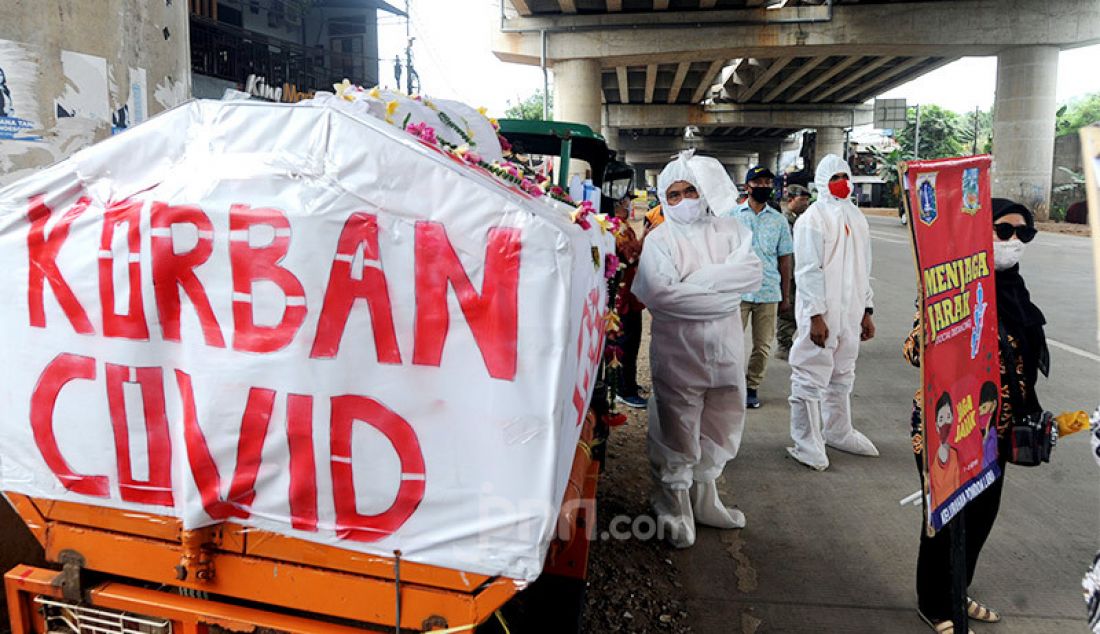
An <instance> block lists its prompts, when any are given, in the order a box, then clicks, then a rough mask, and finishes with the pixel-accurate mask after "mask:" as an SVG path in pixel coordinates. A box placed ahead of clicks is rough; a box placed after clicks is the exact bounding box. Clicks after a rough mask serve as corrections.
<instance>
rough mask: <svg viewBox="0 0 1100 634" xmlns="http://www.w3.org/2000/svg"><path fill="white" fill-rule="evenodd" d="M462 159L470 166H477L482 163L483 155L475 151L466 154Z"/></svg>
mask: <svg viewBox="0 0 1100 634" xmlns="http://www.w3.org/2000/svg"><path fill="white" fill-rule="evenodd" d="M462 158H463V160H465V161H466V162H467V163H469V164H470V165H477V164H478V163H480V162H481V155H480V154H478V153H477V152H474V151H470V152H466V153H465V154H463V155H462Z"/></svg>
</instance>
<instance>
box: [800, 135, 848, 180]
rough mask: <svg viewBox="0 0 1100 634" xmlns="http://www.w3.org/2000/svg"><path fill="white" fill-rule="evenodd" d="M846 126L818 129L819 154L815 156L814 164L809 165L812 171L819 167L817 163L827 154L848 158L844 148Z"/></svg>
mask: <svg viewBox="0 0 1100 634" xmlns="http://www.w3.org/2000/svg"><path fill="white" fill-rule="evenodd" d="M845 138H846V137H845V135H844V128H818V129H817V155H816V156H815V157H814V164H813V165H811V166H809V168H810V172H811V173H812V172H813V171H814V170H815V169H817V164H818V163H820V162H821V159H823V158H825V156H826V155H827V154H836V155H837V156H839V157H840V158H842V159H845V160H847V158H848V157H847V156H845V155H846V154H847V152H846V151H845V148H844V139H845Z"/></svg>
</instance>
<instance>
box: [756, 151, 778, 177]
mask: <svg viewBox="0 0 1100 634" xmlns="http://www.w3.org/2000/svg"><path fill="white" fill-rule="evenodd" d="M777 150H778V148H777V149H776V150H760V152H759V154H757V158H758V159H759V160H760V165H763V166H764V167H766V168H768V169H770V170H771V171H773V172H775V173H776V174H778V173H779V172H778V171H777V170H778V169H779V166H778V165H777V162H778V160H779V152H778V151H777Z"/></svg>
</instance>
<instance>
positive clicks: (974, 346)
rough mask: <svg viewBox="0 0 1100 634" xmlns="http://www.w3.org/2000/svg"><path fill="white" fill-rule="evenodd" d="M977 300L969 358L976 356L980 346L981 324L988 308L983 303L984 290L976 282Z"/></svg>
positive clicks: (979, 283) (975, 302)
mask: <svg viewBox="0 0 1100 634" xmlns="http://www.w3.org/2000/svg"><path fill="white" fill-rule="evenodd" d="M976 295H977V299H976V300H975V301H974V316H973V317H972V319H973V320H974V329H973V330H972V331H971V333H970V358H971V359H975V358H977V356H978V349H979V348H981V345H982V324H984V323H985V309H986V308H987V307H988V306H989V305H988V304H987V303H986V302H985V288H983V287H982V283H981V282H978V292H977V293H976Z"/></svg>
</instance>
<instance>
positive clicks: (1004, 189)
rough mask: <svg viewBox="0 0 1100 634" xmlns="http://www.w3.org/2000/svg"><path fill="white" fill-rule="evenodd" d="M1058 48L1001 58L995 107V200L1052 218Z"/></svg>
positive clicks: (1023, 50)
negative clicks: (1014, 204) (1009, 200)
mask: <svg viewBox="0 0 1100 634" xmlns="http://www.w3.org/2000/svg"><path fill="white" fill-rule="evenodd" d="M1057 81H1058V47H1056V46H1023V47H1013V48H1008V49H1005V50H1004V51H1002V52H1001V53H1000V54H998V55H997V93H996V97H995V98H994V102H993V139H994V141H993V142H994V147H993V154H994V156H995V157H996V162H995V164H994V172H993V195H994V196H997V197H1003V198H1011V199H1012V200H1015V201H1016V202H1019V203H1023V204H1024V205H1027V207H1028V208H1029V209H1031V210H1032V211H1034V212H1035V215H1036V217H1037V218H1038V219H1040V220H1046V219H1047V218H1048V217H1049V214H1050V183H1051V171H1052V167H1051V166H1052V164H1053V162H1054V120H1055V114H1056V111H1057V108H1058V104H1057V102H1056V100H1055V93H1056V88H1057Z"/></svg>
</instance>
